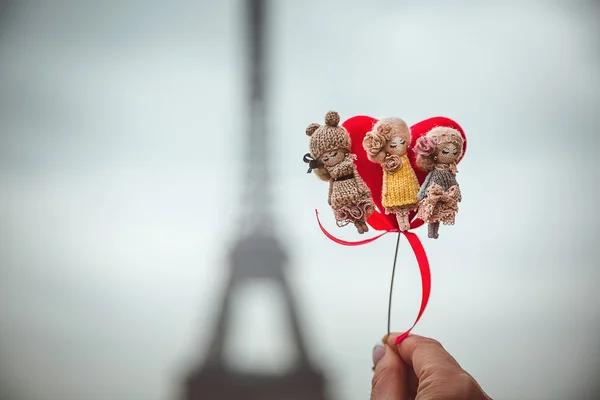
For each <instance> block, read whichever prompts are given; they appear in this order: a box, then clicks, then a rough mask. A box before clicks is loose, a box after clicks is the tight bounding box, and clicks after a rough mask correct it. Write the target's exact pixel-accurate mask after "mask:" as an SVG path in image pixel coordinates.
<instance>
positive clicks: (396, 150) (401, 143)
mask: <svg viewBox="0 0 600 400" xmlns="http://www.w3.org/2000/svg"><path fill="white" fill-rule="evenodd" d="M407 149H408V143H406V140H404V139H402V138H401V137H400V136H394V137H392V139H391V140H390V141H389V142H387V144H386V145H385V146H384V147H383V150H384V151H385V152H386V153H388V154H392V155H396V156H403V155H405V154H406V150H407Z"/></svg>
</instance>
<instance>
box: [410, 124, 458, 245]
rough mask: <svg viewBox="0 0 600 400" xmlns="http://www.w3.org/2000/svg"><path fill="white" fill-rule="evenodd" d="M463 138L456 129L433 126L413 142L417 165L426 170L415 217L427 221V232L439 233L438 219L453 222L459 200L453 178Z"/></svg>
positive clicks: (429, 234) (445, 222) (446, 223)
mask: <svg viewBox="0 0 600 400" xmlns="http://www.w3.org/2000/svg"><path fill="white" fill-rule="evenodd" d="M463 146H464V139H463V137H462V136H461V135H460V132H458V131H457V130H456V129H452V128H448V127H436V128H433V129H432V130H430V131H429V132H427V134H426V135H425V136H421V137H420V138H419V139H418V140H417V143H416V144H415V148H414V150H415V153H417V168H419V169H420V170H422V171H424V172H428V173H429V174H428V175H427V178H425V181H424V182H423V185H422V186H421V190H419V193H418V195H417V198H418V199H419V202H420V204H419V212H418V213H417V218H419V219H421V220H423V221H424V222H428V223H429V225H428V228H429V229H428V236H429V237H430V238H433V239H437V238H438V237H439V234H438V229H439V227H440V222H441V223H443V224H444V225H453V224H454V219H455V218H456V214H457V213H458V203H459V202H460V201H461V200H462V195H461V193H460V187H459V186H458V182H457V181H456V173H457V170H456V162H457V161H458V160H459V159H460V157H461V156H462V153H463Z"/></svg>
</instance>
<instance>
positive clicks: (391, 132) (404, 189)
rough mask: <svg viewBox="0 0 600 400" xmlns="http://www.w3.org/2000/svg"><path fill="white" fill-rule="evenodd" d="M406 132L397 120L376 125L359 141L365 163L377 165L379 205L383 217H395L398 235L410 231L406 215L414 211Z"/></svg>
mask: <svg viewBox="0 0 600 400" xmlns="http://www.w3.org/2000/svg"><path fill="white" fill-rule="evenodd" d="M410 139H411V133H410V128H409V127H408V125H407V124H406V122H404V121H403V120H401V119H400V118H385V119H382V120H380V121H378V122H377V123H376V124H375V125H374V126H373V129H372V130H371V131H370V132H367V134H366V136H365V138H364V139H363V148H364V149H365V150H366V151H367V156H368V158H369V160H371V161H373V162H376V163H379V164H381V167H382V169H383V187H382V194H381V197H382V198H381V202H382V204H383V206H384V207H385V213H386V214H396V218H397V219H398V226H399V228H400V230H401V231H407V230H409V229H410V220H409V215H410V212H411V211H413V210H415V209H416V208H417V203H418V202H417V192H418V191H419V181H418V180H417V176H416V174H415V171H414V170H413V168H412V166H411V165H410V162H409V160H408V155H407V154H406V152H407V151H408V146H409V145H410Z"/></svg>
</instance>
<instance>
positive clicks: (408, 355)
mask: <svg viewBox="0 0 600 400" xmlns="http://www.w3.org/2000/svg"><path fill="white" fill-rule="evenodd" d="M397 336H398V335H395V334H394V335H389V336H388V337H387V338H386V339H387V340H386V343H387V344H388V346H394V341H395V338H396V337H397ZM395 349H396V351H397V352H398V355H399V356H400V359H401V360H402V361H403V362H404V363H406V364H407V365H408V366H410V367H412V369H413V371H414V373H415V375H416V377H417V380H418V382H419V385H418V387H419V389H418V395H417V397H416V398H417V399H420V400H426V399H458V398H460V399H488V400H489V397H488V396H487V395H486V394H485V392H483V390H482V389H481V387H480V386H479V384H478V383H477V382H476V381H475V379H473V377H472V376H471V375H469V374H468V373H467V372H466V371H465V370H463V369H462V368H461V366H460V365H459V364H458V362H457V361H456V360H455V359H454V357H452V356H451V355H450V354H449V353H448V352H447V351H446V350H445V349H444V348H443V347H442V345H441V344H440V343H439V342H438V341H436V340H433V339H429V338H426V337H422V336H418V335H409V336H408V337H407V338H406V339H404V340H403V341H402V342H400V343H399V344H397V345H395Z"/></svg>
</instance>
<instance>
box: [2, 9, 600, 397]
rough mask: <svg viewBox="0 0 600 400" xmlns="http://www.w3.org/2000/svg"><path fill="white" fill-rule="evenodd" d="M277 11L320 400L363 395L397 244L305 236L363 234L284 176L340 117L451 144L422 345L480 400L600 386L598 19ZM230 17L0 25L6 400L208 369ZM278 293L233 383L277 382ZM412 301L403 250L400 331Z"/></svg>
mask: <svg viewBox="0 0 600 400" xmlns="http://www.w3.org/2000/svg"><path fill="white" fill-rule="evenodd" d="M272 3H277V4H275V5H274V7H273V9H272V21H271V22H272V24H271V26H270V30H271V32H272V38H271V39H272V40H271V41H270V45H271V57H270V65H269V67H270V69H271V74H270V77H271V80H270V89H269V96H270V97H269V107H270V108H269V119H270V127H271V131H272V136H273V139H272V140H273V145H272V148H273V153H272V157H270V159H269V161H270V163H271V165H272V169H273V174H274V177H275V187H274V189H273V191H274V197H275V200H276V210H275V212H276V215H277V221H278V223H279V225H278V227H277V229H278V233H279V234H280V236H281V238H282V240H284V241H285V244H286V246H287V248H288V250H289V252H290V256H291V262H290V265H289V266H288V268H289V269H288V271H287V272H288V277H289V280H290V282H291V284H292V287H293V290H294V292H295V293H296V294H297V298H298V302H299V304H300V307H301V309H300V313H301V315H300V317H301V319H302V321H303V328H304V334H305V336H306V338H307V341H308V345H309V348H310V351H311V357H312V359H314V361H315V364H317V365H319V367H320V368H322V369H323V370H324V371H325V372H326V373H327V375H328V377H329V379H330V389H331V394H332V396H336V397H335V399H339V400H341V399H344V400H346V399H348V400H359V399H366V398H368V395H369V389H370V379H371V370H370V368H371V349H372V346H373V345H374V344H375V343H376V342H377V341H378V340H379V339H380V338H381V337H382V336H383V335H384V334H385V333H386V332H385V328H386V315H387V308H386V307H387V295H388V293H387V290H388V286H389V273H390V268H391V261H392V257H393V254H392V253H393V246H394V240H395V238H394V237H393V236H392V235H390V236H389V237H385V238H383V239H381V240H379V241H377V242H375V243H373V244H371V245H369V246H363V247H357V248H344V247H340V246H338V245H336V244H334V243H332V242H330V241H329V240H327V239H326V238H325V237H324V236H323V235H322V234H321V233H320V231H319V230H318V227H317V225H316V222H315V220H314V218H313V216H314V209H315V208H318V209H319V210H320V211H321V214H322V215H323V222H324V224H325V225H326V226H327V227H328V228H330V229H331V230H332V231H334V232H335V233H336V234H337V235H338V236H340V237H343V238H346V239H355V238H356V236H357V235H356V234H355V232H353V229H352V228H346V229H337V228H334V226H335V223H334V219H333V216H332V214H331V212H330V210H329V209H328V206H327V202H326V199H327V185H326V184H324V183H323V182H321V181H319V180H318V179H317V178H315V177H314V176H307V174H306V173H305V172H306V166H305V164H304V163H302V162H301V158H302V155H303V154H304V153H306V151H307V149H308V139H307V137H306V136H305V134H304V129H305V128H306V126H307V125H308V124H309V123H311V122H321V121H322V119H323V117H324V115H325V113H326V112H327V111H329V110H331V109H333V110H336V111H338V112H340V114H341V116H342V118H343V119H346V118H348V117H350V116H353V115H357V114H367V115H371V116H374V117H384V116H397V117H401V118H404V119H405V120H406V121H407V122H408V123H409V124H414V123H416V122H418V121H420V120H422V119H425V118H428V117H431V116H435V115H444V116H448V117H450V118H453V119H455V120H456V121H458V122H459V123H460V124H461V125H462V126H463V128H464V129H465V131H466V134H467V137H468V141H469V142H468V143H469V147H468V151H467V154H466V157H465V158H464V160H463V161H462V163H461V164H460V168H459V171H460V173H459V175H458V179H459V182H460V184H461V189H462V191H463V199H464V200H463V202H462V203H461V210H460V213H459V216H458V218H457V224H456V225H455V226H453V227H445V226H443V227H441V228H440V239H439V240H437V241H432V240H427V237H426V236H427V235H426V231H425V229H419V230H418V231H417V232H418V234H419V235H420V236H421V238H422V240H423V242H424V245H425V247H426V249H427V252H428V255H429V259H430V262H431V266H432V274H433V290H432V297H431V300H430V305H429V308H428V310H427V312H426V314H425V315H424V317H423V319H422V322H421V323H420V324H419V325H418V326H417V328H416V329H415V333H419V334H422V335H427V336H431V337H434V338H436V339H438V340H440V341H441V342H442V343H443V344H444V345H445V346H446V347H447V349H449V351H450V352H452V354H453V355H454V356H455V357H456V358H457V359H458V360H459V362H461V364H462V365H463V366H464V367H465V368H466V369H467V370H468V371H469V372H470V373H472V374H473V375H474V376H475V378H476V379H478V380H479V381H480V383H481V384H482V386H483V387H484V388H485V389H486V390H487V391H488V392H489V394H490V395H492V396H493V397H494V398H498V399H515V400H517V399H521V400H528V399H531V400H538V399H548V400H554V399H556V400H559V399H564V398H581V396H583V394H582V393H584V391H585V390H586V389H589V388H590V387H591V385H592V383H594V382H595V379H596V376H597V373H598V371H599V370H600V366H599V365H598V364H597V363H598V359H600V342H599V339H598V337H599V336H600V335H599V333H600V313H599V312H598V308H597V304H598V301H599V300H600V295H599V294H598V291H597V285H598V283H599V282H600V269H599V268H598V261H597V257H598V255H599V254H598V253H599V251H598V247H597V239H596V233H597V224H598V222H600V221H598V212H597V210H596V207H597V206H596V203H597V196H598V190H597V183H598V178H599V171H598V167H597V163H596V160H595V159H594V157H595V156H596V155H597V153H598V151H597V149H598V148H599V146H600V142H599V140H598V132H597V129H598V126H600V114H599V113H598V104H600V74H599V71H600V68H599V67H600V46H599V44H600V41H599V39H598V38H599V37H600V35H598V26H597V21H598V15H599V11H600V9H599V7H598V3H597V2H592V1H587V2H586V1H579V2H569V1H566V0H565V1H564V2H562V3H561V2H559V1H554V2H552V1H516V0H513V1H504V2H499V1H496V2H491V1H451V2H449V1H422V2H416V1H413V2H400V1H389V0H375V1H370V2H361V1H357V0H352V1H349V0H303V1H291V0H290V1H282V2H274V1H273V2H272ZM241 12H242V9H241V2H240V1H231V0H226V1H225V0H223V1H218V2H208V1H188V2H186V1H179V2H168V3H167V2H157V1H141V0H140V1H134V0H130V1H127V2H123V1H104V2H91V1H70V2H67V1H61V2H42V1H39V2H30V3H26V4H25V3H24V4H23V6H22V7H18V8H16V9H15V10H14V12H12V13H11V14H10V16H11V17H10V18H8V19H7V20H6V21H4V22H3V25H2V26H0V28H1V29H2V31H1V32H0V127H1V132H0V359H1V360H2V361H1V363H2V364H1V365H0V383H1V382H6V385H5V386H8V387H9V388H10V389H11V390H14V392H15V393H16V394H17V395H18V396H21V397H18V398H17V397H15V398H16V399H17V400H18V399H26V400H105V399H109V398H110V399H114V400H120V399H122V400H142V399H144V400H159V399H160V400H164V399H174V398H175V397H176V395H177V391H178V389H179V387H178V385H179V381H180V380H181V379H182V378H183V376H184V375H185V373H186V371H187V368H188V367H189V366H190V365H192V364H193V363H194V362H195V361H197V360H200V359H201V358H202V356H203V355H204V352H205V348H206V345H207V341H208V339H209V334H210V332H211V328H212V323H213V319H214V317H215V313H216V311H217V310H216V309H215V305H216V303H217V299H218V298H219V295H220V293H221V290H222V285H223V284H224V279H225V278H226V276H227V268H228V265H227V259H226V256H227V249H228V246H229V245H230V244H231V243H232V242H233V241H234V239H235V234H236V220H237V216H238V211H240V212H241V207H240V203H241V200H240V197H239V189H240V185H241V178H242V176H243V175H242V174H241V170H242V169H243V168H245V167H247V165H246V164H245V163H244V160H243V159H242V158H241V154H243V152H242V151H240V150H239V148H240V147H241V146H244V142H243V140H244V134H245V133H246V132H247V115H246V113H245V112H246V109H245V97H244V96H245V92H244V88H245V86H244V85H245V81H244V78H245V75H244V64H243V62H244V59H243V56H244V52H243V47H242V46H243V45H244V40H243V39H244V38H243V34H244V33H243V32H242V31H241V30H240V28H241V27H242V23H243V21H244V20H243V16H242V14H241ZM274 294H276V292H275V291H274V288H272V287H271V286H269V285H267V284H261V283H257V284H256V285H255V286H251V287H248V288H246V289H245V291H244V292H243V293H240V294H239V296H238V297H236V299H235V302H236V304H237V306H236V309H235V310H236V312H235V317H236V318H235V320H234V322H233V325H232V329H233V331H232V332H231V333H232V337H233V340H232V341H231V342H230V345H229V346H228V350H227V356H228V359H230V360H232V362H234V363H235V364H236V365H237V366H239V367H244V368H251V369H258V368H270V369H281V368H283V367H284V366H283V364H285V362H286V361H289V357H290V356H291V354H290V351H289V344H288V343H287V341H286V338H287V337H286V335H287V333H286V331H285V330H283V329H282V328H281V325H280V324H279V323H280V322H281V316H280V314H278V313H277V312H278V311H280V309H279V307H278V306H276V305H273V304H278V303H277V302H278V299H277V297H274ZM419 302H420V283H419V275H418V270H417V266H416V263H415V261H414V256H413V255H412V254H411V252H410V249H409V247H408V245H407V244H406V243H403V244H402V245H401V251H400V256H399V269H398V274H397V286H396V292H395V297H394V305H393V307H394V312H393V321H392V322H393V324H392V326H393V328H394V329H395V330H397V331H402V330H403V329H406V328H407V327H409V326H410V325H411V324H412V320H413V319H414V316H415V314H416V312H417V310H418V306H419ZM251 322H252V323H251ZM262 322H264V323H262Z"/></svg>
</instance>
